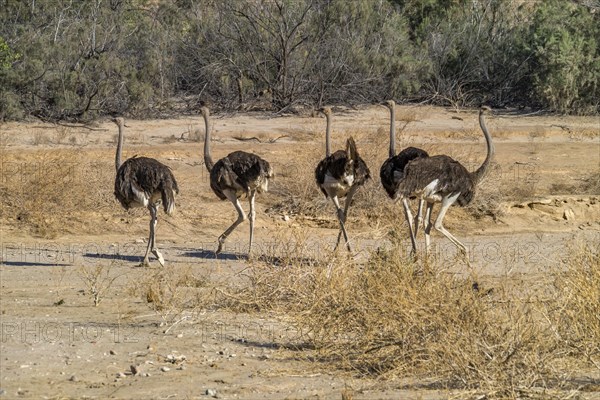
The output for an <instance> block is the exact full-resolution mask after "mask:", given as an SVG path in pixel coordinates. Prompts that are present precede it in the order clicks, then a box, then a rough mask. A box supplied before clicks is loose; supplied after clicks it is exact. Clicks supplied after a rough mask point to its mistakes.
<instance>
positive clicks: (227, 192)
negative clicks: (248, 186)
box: [215, 190, 246, 254]
mask: <svg viewBox="0 0 600 400" xmlns="http://www.w3.org/2000/svg"><path fill="white" fill-rule="evenodd" d="M223 194H225V196H227V199H228V200H229V201H231V202H232V203H233V205H234V207H235V209H236V210H237V212H238V218H237V220H235V222H234V223H233V224H231V226H230V227H229V228H227V230H225V232H223V233H222V234H221V236H219V247H218V248H217V251H216V252H215V254H219V253H220V252H221V251H222V250H223V244H225V240H226V239H227V236H229V235H230V234H231V232H233V230H234V229H235V228H237V226H238V225H239V224H241V223H242V222H244V221H245V220H246V214H244V210H243V209H242V205H241V204H240V202H239V200H238V199H237V197H236V196H235V192H234V191H233V190H224V191H223Z"/></svg>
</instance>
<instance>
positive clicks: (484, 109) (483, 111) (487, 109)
mask: <svg viewBox="0 0 600 400" xmlns="http://www.w3.org/2000/svg"><path fill="white" fill-rule="evenodd" d="M479 112H480V113H481V114H489V113H491V112H492V109H491V108H490V107H488V106H481V107H480V108H479Z"/></svg>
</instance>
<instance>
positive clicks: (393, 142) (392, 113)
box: [390, 106, 396, 157]
mask: <svg viewBox="0 0 600 400" xmlns="http://www.w3.org/2000/svg"><path fill="white" fill-rule="evenodd" d="M395 155H396V107H394V106H392V107H390V157H394V156H395Z"/></svg>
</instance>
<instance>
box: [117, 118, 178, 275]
mask: <svg viewBox="0 0 600 400" xmlns="http://www.w3.org/2000/svg"><path fill="white" fill-rule="evenodd" d="M112 121H113V122H114V123H115V124H117V127H118V128H119V139H118V144H117V154H116V156H115V168H116V170H117V177H116V179H115V197H116V198H117V200H119V202H120V203H121V205H122V206H123V207H124V208H125V209H126V210H129V209H130V208H133V207H147V208H148V210H149V211H150V237H149V238H148V247H147V248H146V254H145V255H144V261H142V265H144V266H148V265H150V262H149V261H148V253H149V252H150V251H152V253H153V254H154V255H155V256H156V258H157V259H158V262H159V263H160V265H162V266H163V267H164V265H165V259H164V258H163V256H162V254H160V252H159V251H158V248H157V247H156V245H155V242H154V233H155V230H156V223H157V219H158V206H159V205H160V203H162V205H163V209H164V210H165V212H166V213H167V214H169V215H171V214H172V213H173V210H175V194H178V193H179V188H178V187H177V181H176V180H175V176H173V172H171V169H170V168H169V167H167V166H166V165H164V164H162V163H160V162H158V161H156V160H155V159H153V158H148V157H137V156H133V157H131V158H130V159H128V160H126V161H125V162H124V163H121V150H122V147H123V127H124V126H125V122H124V120H123V118H120V117H119V118H114V119H113V120H112Z"/></svg>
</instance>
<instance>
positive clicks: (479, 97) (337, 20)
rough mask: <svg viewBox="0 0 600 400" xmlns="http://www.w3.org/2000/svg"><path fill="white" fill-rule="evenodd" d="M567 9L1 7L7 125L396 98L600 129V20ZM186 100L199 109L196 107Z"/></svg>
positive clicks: (213, 3) (85, 2) (452, 4)
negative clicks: (529, 114)
mask: <svg viewBox="0 0 600 400" xmlns="http://www.w3.org/2000/svg"><path fill="white" fill-rule="evenodd" d="M589 7H592V6H585V5H581V4H579V3H575V2H572V1H567V0H549V1H544V2H523V1H517V0H474V1H472V0H469V1H467V0H351V1H348V0H269V1H267V0H264V1H255V0H202V1H200V0H177V1H167V0H157V1H150V0H107V1H99V0H81V1H77V2H75V1H73V2H64V1H58V0H45V1H35V0H21V1H12V0H0V119H20V118H23V117H27V116H37V117H39V118H42V119H49V120H58V119H65V120H90V119H94V118H96V117H98V116H100V115H106V114H127V115H133V116H137V117H142V118H143V117H157V116H163V115H173V114H176V113H180V112H185V111H186V109H185V108H182V106H184V107H188V108H187V110H189V111H193V109H194V107H195V106H196V104H197V102H198V100H200V99H202V100H206V101H209V102H210V103H212V104H215V105H218V106H219V107H222V108H226V109H240V108H247V107H256V106H257V104H260V107H267V108H269V109H272V110H274V111H280V110H289V109H293V108H294V107H296V106H316V105H321V104H323V103H345V104H353V103H365V102H374V101H380V100H382V99H385V98H395V99H406V100H419V101H422V100H427V101H429V102H433V103H438V104H446V105H454V106H473V105H478V104H480V103H482V102H487V103H490V104H492V105H495V106H504V105H506V106H529V107H536V108H544V109H548V110H552V111H558V112H562V113H587V114H589V113H597V112H598V111H599V108H598V107H599V105H598V104H599V100H598V99H599V98H600V89H599V80H600V57H599V53H600V50H599V48H600V46H599V40H600V20H599V19H600V17H599V16H600V10H595V11H594V10H593V9H591V8H589ZM183 100H185V101H183Z"/></svg>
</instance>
